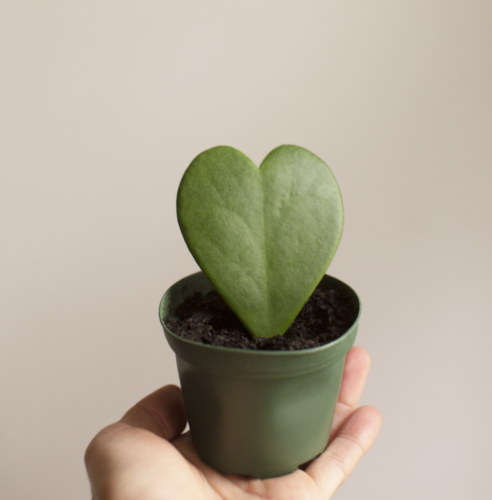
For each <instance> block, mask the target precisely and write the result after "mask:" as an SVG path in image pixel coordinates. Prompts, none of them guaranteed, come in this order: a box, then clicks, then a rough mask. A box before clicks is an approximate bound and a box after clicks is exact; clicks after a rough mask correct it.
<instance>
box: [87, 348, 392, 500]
mask: <svg viewBox="0 0 492 500" xmlns="http://www.w3.org/2000/svg"><path fill="white" fill-rule="evenodd" d="M369 366H370V358H369V355H368V354H367V352H366V351H365V350H364V349H362V348H360V347H353V348H352V349H351V350H350V351H349V353H348V354H347V357H346V359H345V367H344V371H343V378H342V384H341V388H340V394H339V397H338V403H337V407H336V412H335V418H334V421H333V427H332V431H331V435H330V440H329V443H328V447H327V449H326V450H325V451H324V452H323V453H322V454H321V455H320V456H319V457H318V458H316V459H315V460H313V461H312V462H311V463H310V464H309V465H308V466H307V467H306V468H305V470H301V469H298V470H297V471H295V472H292V473H291V474H288V475H286V476H282V477H276V478H272V479H251V478H248V477H244V476H238V475H223V474H220V473H219V472H217V471H215V470H214V469H212V468H210V467H208V466H207V465H205V464H204V463H203V462H202V460H201V459H200V457H199V455H198V453H197V452H196V450H195V448H194V446H193V443H192V441H191V437H190V434H189V432H187V433H185V434H182V432H183V430H184V428H185V426H186V416H185V411H184V405H183V399H182V396H181V390H180V389H179V388H178V387H176V386H173V385H168V386H165V387H162V388H161V389H158V390H157V391H155V392H154V393H152V394H150V395H149V396H147V397H146V398H144V399H142V400H141V401H140V402H139V403H137V404H136V405H135V406H134V407H133V408H131V409H130V410H129V411H128V412H127V413H126V414H125V415H124V416H123V418H122V419H121V420H120V421H119V422H117V423H115V424H112V425H110V426H108V427H106V428H105V429H103V430H102V431H101V432H99V433H98V434H97V435H96V437H95V438H94V439H93V440H92V442H91V443H90V444H89V447H88V448H87V451H86V457H85V458H86V465H87V470H88V473H89V479H90V481H91V485H92V493H93V499H94V500H168V499H179V500H187V499H190V500H253V499H255V500H261V499H275V500H303V499H311V500H314V499H316V500H327V499H329V498H331V496H332V495H333V493H334V492H335V491H336V489H337V488H338V487H339V486H340V485H341V484H342V483H343V481H344V480H345V479H346V478H347V477H348V476H349V474H350V473H351V472H352V470H353V469H354V467H355V465H356V464H357V463H358V462H359V460H360V459H361V458H362V456H363V455H364V454H365V453H366V452H367V451H368V450H369V448H370V447H371V446H372V444H373V443H374V440H375V439H376V436H377V434H378V431H379V428H380V426H381V421H382V420H381V415H380V413H379V411H378V410H376V409H375V408H373V407H370V406H364V407H361V408H358V409H356V407H357V403H358V401H359V398H360V396H361V394H362V390H363V388H364V384H365V381H366V378H367V374H368V372H369Z"/></svg>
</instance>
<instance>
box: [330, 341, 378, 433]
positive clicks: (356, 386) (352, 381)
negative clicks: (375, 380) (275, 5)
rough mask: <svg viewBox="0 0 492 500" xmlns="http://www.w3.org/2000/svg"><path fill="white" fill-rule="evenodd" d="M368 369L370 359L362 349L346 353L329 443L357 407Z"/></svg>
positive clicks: (354, 348)
mask: <svg viewBox="0 0 492 500" xmlns="http://www.w3.org/2000/svg"><path fill="white" fill-rule="evenodd" d="M370 367H371V358H370V356H369V354H368V352H367V351H366V350H365V349H363V348H362V347H352V349H350V351H349V352H348V353H347V356H346V358H345V366H344V368H343V376H342V383H341V386H340V393H339V395H338V402H337V407H336V410H335V417H334V418H333V425H332V429H331V436H330V441H331V440H332V439H333V438H334V437H335V436H336V435H337V433H338V431H339V429H340V427H341V426H342V425H343V423H344V422H345V420H346V419H347V418H348V417H349V416H350V415H351V414H352V413H353V411H354V410H355V408H356V407H357V404H358V403H359V399H360V397H361V396H362V391H363V390H364V385H365V383H366V379H367V375H368V374H369V369H370Z"/></svg>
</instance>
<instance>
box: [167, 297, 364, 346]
mask: <svg viewBox="0 0 492 500" xmlns="http://www.w3.org/2000/svg"><path fill="white" fill-rule="evenodd" d="M357 313H358V310H357V306H355V305H354V303H353V300H352V298H351V296H350V295H349V293H348V292H345V291H343V290H339V289H337V288H333V289H327V288H317V289H316V290H315V291H314V293H313V294H312V295H311V297H310V298H309V300H308V301H307V303H306V304H305V305H304V307H303V308H302V310H301V312H300V313H299V315H298V316H297V318H296V319H295V320H294V322H293V323H292V325H291V326H290V327H289V329H288V330H287V332H285V334H284V335H277V336H275V337H271V338H269V339H266V338H257V339H255V338H253V337H252V336H251V335H250V334H249V333H248V331H247V330H246V328H244V326H243V325H242V323H241V322H240V321H239V319H238V318H237V317H236V315H235V314H234V313H233V312H232V311H231V310H230V309H229V307H228V306H227V304H226V303H225V302H224V301H223V300H222V298H221V297H220V295H219V294H218V293H217V292H215V291H213V292H210V293H208V294H207V295H202V294H201V293H199V292H196V293H195V294H194V295H192V296H191V297H189V298H188V299H186V300H185V301H184V302H183V304H182V305H181V306H180V308H179V310H178V311H177V315H178V320H177V321H174V320H171V319H166V320H165V323H166V326H167V327H168V328H169V329H170V330H171V331H172V332H173V333H175V334H176V335H179V336H180V337H182V338H184V339H187V340H192V341H194V342H198V343H201V344H210V345H215V346H221V347H235V348H239V349H260V350H265V351H295V350H299V349H309V348H311V347H318V346H321V345H324V344H328V343H329V342H332V341H333V340H336V339H337V338H338V337H340V336H342V335H343V334H344V333H345V332H346V331H347V330H348V329H349V328H350V326H351V325H352V324H353V322H354V321H355V319H356V317H357Z"/></svg>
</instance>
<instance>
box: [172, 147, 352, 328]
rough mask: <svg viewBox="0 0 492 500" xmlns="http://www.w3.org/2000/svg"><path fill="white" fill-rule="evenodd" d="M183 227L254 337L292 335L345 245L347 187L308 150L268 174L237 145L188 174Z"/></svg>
mask: <svg viewBox="0 0 492 500" xmlns="http://www.w3.org/2000/svg"><path fill="white" fill-rule="evenodd" d="M177 213H178V222H179V226H180V228H181V232H182V233H183V237H184V239H185V241H186V244H187V245H188V248H189V250H190V252H191V253H192V255H193V257H194V258H195V260H196V262H197V263H198V265H199V266H200V268H201V269H202V271H203V272H204V273H205V274H206V276H207V277H208V279H209V280H210V281H211V283H212V284H213V285H214V287H215V288H216V290H217V291H218V292H219V294H220V295H221V297H222V298H223V299H224V301H225V302H226V303H227V304H228V306H229V307H230V308H231V309H232V311H233V312H234V313H235V314H236V316H237V317H238V318H239V319H240V320H241V322H242V323H243V325H244V326H245V327H246V328H247V330H248V331H249V332H250V334H251V335H252V336H253V337H265V338H268V337H273V336H275V335H283V334H284V333H285V332H286V330H287V329H288V328H289V326H290V324H291V323H292V322H293V320H294V319H295V318H296V316H297V315H298V313H299V312H300V310H301V309H302V307H303V305H304V304H305V303H306V302H307V300H308V298H309V297H310V295H311V294H312V293H313V291H314V290H315V288H316V286H317V285H318V283H319V282H320V280H321V278H322V277H323V275H324V274H325V272H326V270H327V268H328V266H329V264H330V262H331V260H332V259H333V256H334V255H335V252H336V249H337V247H338V244H339V242H340V238H341V235H342V229H343V218H344V214H343V204H342V197H341V194H340V189H339V187H338V184H337V181H336V179H335V177H334V175H333V173H332V172H331V170H330V169H329V167H328V166H327V165H326V164H325V163H324V162H323V161H322V160H321V159H320V158H318V157H317V156H316V155H314V154H313V153H311V152H309V151H307V150H306V149H304V148H301V147H299V146H292V145H285V146H280V147H278V148H276V149H274V150H273V151H272V152H271V153H269V154H268V156H267V157H266V158H265V159H264V160H263V162H262V163H261V165H260V167H259V168H258V167H257V166H256V165H255V163H254V162H253V161H252V160H251V159H250V158H248V157H247V156H246V155H244V154H243V153H241V152H240V151H238V150H237V149H234V148H232V147H229V146H218V147H215V148H211V149H208V150H207V151H204V152H203V153H201V154H199V155H198V156H197V157H196V158H195V159H194V160H193V161H192V163H191V164H190V166H189V167H188V169H187V170H186V172H185V173H184V175H183V179H182V180H181V184H180V186H179V190H178V197H177Z"/></svg>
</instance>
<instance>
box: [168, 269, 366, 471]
mask: <svg viewBox="0 0 492 500" xmlns="http://www.w3.org/2000/svg"><path fill="white" fill-rule="evenodd" d="M320 284H321V286H325V287H329V288H332V287H337V288H343V289H345V290H348V291H349V292H350V293H351V295H352V297H353V301H354V303H355V304H356V305H357V307H358V315H357V319H356V320H355V322H354V323H353V325H352V326H351V327H350V329H349V330H348V331H347V332H346V333H345V334H344V335H343V336H342V337H340V338H339V339H337V340H335V341H334V342H332V343H330V344H327V345H324V346H322V347H316V348H313V349H305V350H300V351H255V350H243V349H233V348H226V347H215V346H210V345H205V344H199V343H196V342H191V341H188V340H184V339H182V338H180V337H178V336H177V335H174V334H173V333H172V332H171V331H170V330H169V329H168V328H167V327H166V325H165V324H164V319H165V318H166V317H169V318H176V314H175V311H176V309H177V307H179V305H180V304H181V303H182V301H183V300H184V299H185V298H186V297H188V296H190V295H192V294H193V293H195V292H196V291H200V292H202V293H207V292H209V291H211V290H213V289H214V287H213V285H212V284H211V283H210V281H209V280H208V279H207V277H206V276H205V275H204V274H203V273H202V272H199V273H196V274H192V275H191V276H188V277H186V278H184V279H182V280H180V281H178V282H177V283H175V284H174V285H173V286H172V287H171V288H170V289H169V290H168V291H167V292H166V293H165V295H164V297H163V298H162V301H161V304H160V309H159V316H160V320H161V323H162V326H163V327H164V332H165V335H166V338H167V341H168V342H169V345H170V346H171V348H172V349H173V351H174V352H175V353H176V361H177V366H178V372H179V378H180V382H181V387H182V390H183V397H184V402H185V407H186V413H187V416H188V422H189V424H190V431H191V436H192V439H193V443H194V444H195V447H196V448H197V450H198V453H199V454H200V456H201V458H202V459H203V461H204V462H205V463H207V464H208V465H210V466H211V467H213V468H214V469H216V470H218V471H220V472H222V473H226V474H232V473H236V474H244V475H248V476H253V477H256V478H268V477H276V476H282V475H284V474H288V473H290V472H293V471H294V470H296V469H297V468H298V467H299V465H302V464H303V463H305V462H307V461H309V460H311V459H313V458H315V457H316V456H317V455H319V454H320V453H321V452H323V451H324V449H325V448H326V445H327V443H328V437H329V435H330V430H331V425H332V421H333V415H334V413H335V406H336V402H337V398H338V391H339V389H340V382H341V378H342V372H343V365H344V361H345V355H346V354H347V352H348V351H349V349H350V348H351V347H352V345H353V343H354V340H355V336H356V334H357V326H358V322H359V318H360V312H361V307H360V300H359V298H358V296H357V294H356V293H355V292H354V291H353V290H352V289H351V288H350V287H349V286H347V285H346V284H345V283H343V282H341V281H339V280H337V279H336V278H333V277H331V276H328V275H325V276H324V277H323V279H322V280H321V283H320Z"/></svg>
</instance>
